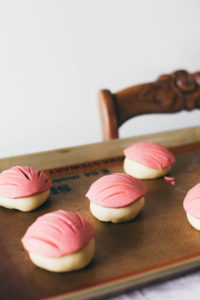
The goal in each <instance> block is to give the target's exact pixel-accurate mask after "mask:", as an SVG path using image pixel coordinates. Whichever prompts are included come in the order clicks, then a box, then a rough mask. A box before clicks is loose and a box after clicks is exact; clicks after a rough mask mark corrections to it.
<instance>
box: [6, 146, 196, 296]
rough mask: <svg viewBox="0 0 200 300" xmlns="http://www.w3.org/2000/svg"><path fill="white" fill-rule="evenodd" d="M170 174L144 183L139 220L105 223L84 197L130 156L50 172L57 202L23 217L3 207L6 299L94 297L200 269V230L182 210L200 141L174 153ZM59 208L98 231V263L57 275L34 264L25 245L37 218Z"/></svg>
mask: <svg viewBox="0 0 200 300" xmlns="http://www.w3.org/2000/svg"><path fill="white" fill-rule="evenodd" d="M171 150H172V152H173V153H174V154H175V157H176V163H175V164H174V166H173V168H172V171H171V172H170V174H169V175H170V176H173V177H175V180H176V185H175V186H172V185H171V184H170V183H169V182H166V181H165V180H164V179H163V178H160V179H156V180H144V182H145V184H146V186H147V194H146V197H145V198H146V204H145V207H144V209H143V210H142V212H141V213H140V214H139V215H138V216H137V217H136V219H135V220H133V221H131V222H128V223H123V224H112V223H103V222H99V221H98V220H96V219H95V218H94V217H93V216H92V215H91V213H90V211H89V201H88V199H87V198H86V197H85V194H86V192H87V191H88V189H89V187H90V185H91V183H92V182H94V181H95V180H97V179H98V178H100V177H101V176H103V175H107V174H111V173H114V172H123V157H122V156H120V157H115V158H110V159H105V160H98V161H91V162H87V163H82V164H77V165H71V166H63V167H60V168H55V169H50V170H45V172H46V173H48V174H49V175H50V176H51V178H52V180H53V186H52V189H51V195H50V198H49V199H48V200H47V202H46V203H45V204H44V205H42V206H41V207H40V208H39V209H37V210H35V211H33V212H30V213H22V212H18V211H15V210H8V209H5V208H2V207H1V208H0V220H1V222H0V299H43V298H52V299H90V298H96V297H98V296H99V297H102V296H105V295H108V294H111V293H116V292H119V291H124V290H127V289H130V288H135V287H138V286H143V285H145V284H147V283H150V282H153V281H157V280H161V279H163V278H172V277H174V276H176V275H178V274H182V273H185V272H189V271H191V270H195V269H197V268H199V266H200V233H199V232H198V231H196V230H195V229H193V228H192V227H191V226H190V225H189V223H188V221H187V219H186V216H185V212H184V210H183V206H182V203H183V199H184V197H185V194H186V192H187V191H188V190H189V189H190V188H191V187H192V186H194V185H195V184H197V183H198V182H199V181H200V143H199V142H197V143H193V144H190V145H186V146H180V147H176V148H171ZM57 209H64V210H70V211H73V212H79V213H81V214H82V215H83V216H84V217H85V218H86V219H87V220H88V221H89V222H91V224H92V225H93V226H94V227H95V229H96V232H97V234H96V253H95V258H94V260H93V261H92V262H91V263H90V265H89V266H88V267H86V268H85V269H83V270H80V271H75V272H71V273H60V274H56V273H51V272H48V271H45V270H42V269H39V268H37V267H36V266H35V265H33V264H32V263H31V261H30V260H29V258H28V254H27V253H26V251H25V250H24V249H23V247H22V244H21V242H20V240H21V238H22V236H23V235H24V233H25V231H26V229H27V228H28V226H29V225H30V224H32V223H33V222H34V220H35V219H36V218H37V217H39V216H41V215H43V214H45V213H47V212H51V211H54V210H57Z"/></svg>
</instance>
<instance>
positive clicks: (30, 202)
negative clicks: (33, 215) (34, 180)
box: [0, 190, 50, 212]
mask: <svg viewBox="0 0 200 300" xmlns="http://www.w3.org/2000/svg"><path fill="white" fill-rule="evenodd" d="M49 194H50V190H47V191H45V192H42V193H39V194H35V195H32V196H29V197H25V198H17V199H10V198H3V197H0V206H3V207H6V208H10V209H18V210H21V211H24V212H28V211H31V210H34V209H36V208H37V207H39V206H40V205H42V204H43V203H44V202H45V201H46V200H47V198H48V197H49Z"/></svg>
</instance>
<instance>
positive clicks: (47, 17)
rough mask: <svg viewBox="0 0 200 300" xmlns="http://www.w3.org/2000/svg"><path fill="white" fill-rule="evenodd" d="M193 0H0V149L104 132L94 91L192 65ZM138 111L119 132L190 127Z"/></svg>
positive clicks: (189, 116)
mask: <svg viewBox="0 0 200 300" xmlns="http://www.w3.org/2000/svg"><path fill="white" fill-rule="evenodd" d="M199 14H200V1H199V0H162V1H160V0H62V1H61V0H33V1H30V0H17V1H16V0H0V101H1V109H0V133H1V134H0V137H1V143H0V157H6V156H13V155H18V154H25V153H31V152H37V151H44V150H51V149H57V148H62V147H70V146H75V145H81V144H88V143H94V142H98V141H101V140H102V135H101V127H100V118H99V111H98V105H97V92H98V90H99V89H102V88H108V89H110V90H111V91H112V92H116V91H118V90H120V89H122V88H125V87H128V86H131V85H134V84H137V83H143V82H148V81H154V80H155V79H156V78H157V77H158V76H159V75H160V74H163V73H170V72H172V71H174V70H176V69H186V70H188V71H189V72H193V71H197V70H200V55H199V53H200V40H199V28H200V17H199ZM199 120H200V111H193V112H192V113H188V112H180V113H178V116H177V114H176V115H173V116H170V117H169V115H158V116H157V117H156V118H155V116H154V115H150V116H142V117H136V118H135V119H134V120H131V121H128V122H127V123H126V124H125V125H124V126H123V127H122V129H121V130H120V136H121V137H127V136H134V135H140V134H145V133H150V132H157V131H164V130H169V129H174V128H183V127H190V126H195V125H200V124H199Z"/></svg>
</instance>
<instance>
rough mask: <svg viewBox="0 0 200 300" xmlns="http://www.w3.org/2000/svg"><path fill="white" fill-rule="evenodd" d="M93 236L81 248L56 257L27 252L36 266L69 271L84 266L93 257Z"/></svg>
mask: <svg viewBox="0 0 200 300" xmlns="http://www.w3.org/2000/svg"><path fill="white" fill-rule="evenodd" d="M94 252H95V241H94V238H92V239H91V240H90V242H89V243H88V244H87V246H85V247H84V248H82V249H81V250H79V251H77V252H75V253H72V254H68V255H65V256H61V257H57V258H49V257H43V256H40V255H36V254H33V253H29V256H30V259H31V261H32V262H33V263H34V264H35V265H36V266H38V267H40V268H42V269H45V270H47V271H51V272H70V271H75V270H79V269H82V268H84V267H86V266H87V265H88V264H89V263H90V262H91V260H92V259H93V257H94Z"/></svg>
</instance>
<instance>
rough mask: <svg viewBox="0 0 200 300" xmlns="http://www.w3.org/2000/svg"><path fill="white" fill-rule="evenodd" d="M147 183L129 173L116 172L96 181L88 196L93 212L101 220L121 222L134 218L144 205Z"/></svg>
mask: <svg viewBox="0 0 200 300" xmlns="http://www.w3.org/2000/svg"><path fill="white" fill-rule="evenodd" d="M145 193H146V187H145V184H144V183H143V182H141V181H139V180H138V179H136V178H133V177H131V176H129V175H127V174H123V173H114V174H111V175H106V176H103V177H101V178H100V179H98V180H97V181H95V182H94V183H93V184H92V185H91V187H90V188H89V191H88V192H87V194H86V196H87V197H88V198H89V200H90V210H91V213H92V214H93V215H94V216H95V217H96V218H97V219H98V220H100V221H104V222H113V223H120V222H126V221H130V220H132V219H134V218H135V217H136V216H137V214H138V213H139V212H140V211H141V209H142V208H143V206H144V195H145Z"/></svg>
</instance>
